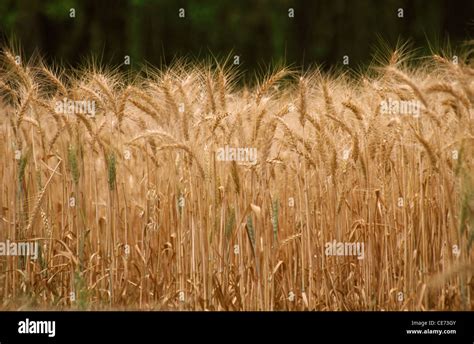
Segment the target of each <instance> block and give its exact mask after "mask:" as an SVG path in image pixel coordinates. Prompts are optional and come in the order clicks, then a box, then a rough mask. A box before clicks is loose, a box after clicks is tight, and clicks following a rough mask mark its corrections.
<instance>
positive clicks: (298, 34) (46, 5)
mask: <svg viewBox="0 0 474 344" xmlns="http://www.w3.org/2000/svg"><path fill="white" fill-rule="evenodd" d="M70 8H74V9H75V11H76V14H75V15H76V17H75V18H70V16H69V10H70ZM179 8H184V9H185V18H179V16H178V10H179ZM289 8H293V9H294V12H295V17H294V18H289V17H288V9H289ZM398 8H403V9H404V18H398V16H397V9H398ZM473 32H474V0H466V1H464V0H426V1H421V0H412V1H402V0H386V1H381V0H359V1H355V0H353V1H351V0H319V1H318V0H312V1H291V0H281V1H278V0H234V1H225V0H221V1H217V0H214V1H211V0H189V1H180V0H122V1H110V0H109V1H99V0H62V1H60V0H0V39H1V40H2V41H3V42H2V43H3V44H11V43H12V42H16V43H17V44H19V45H21V48H22V49H23V51H24V52H25V53H26V54H27V55H28V56H29V55H31V54H32V53H33V52H34V51H35V50H37V51H38V52H39V53H40V54H41V55H43V56H45V57H46V59H47V60H50V61H54V62H63V63H66V64H69V65H72V66H75V65H78V64H80V63H82V62H83V61H84V59H85V58H86V57H90V56H96V57H99V58H100V59H101V61H102V63H104V64H112V65H119V64H121V63H123V61H124V56H125V55H129V56H130V57H131V66H132V67H135V68H137V67H140V66H141V65H142V64H143V63H144V62H149V63H152V64H153V65H157V66H160V65H163V64H169V63H170V62H171V61H173V58H176V57H187V58H191V59H203V58H208V57H209V56H216V57H218V58H224V57H226V56H228V54H230V53H232V56H233V55H239V56H240V61H241V65H242V66H244V69H246V70H254V69H256V68H261V67H262V65H265V66H267V65H269V64H272V63H277V62H282V61H284V62H286V64H292V65H293V66H298V67H299V66H304V67H307V66H309V65H312V64H318V65H321V64H322V65H324V66H325V67H331V66H335V65H338V64H341V63H342V56H343V55H348V56H349V57H350V66H351V67H356V66H363V65H365V64H366V63H367V62H370V60H371V58H372V54H373V52H374V48H376V47H380V46H381V43H380V42H381V41H383V42H385V43H387V44H388V45H389V46H392V47H393V46H395V44H396V42H397V40H398V39H401V40H402V41H406V40H407V39H410V40H411V42H412V43H413V47H417V48H421V49H420V53H429V49H428V42H429V44H431V45H433V46H435V47H437V46H446V42H447V41H448V39H449V41H450V43H451V45H452V46H458V45H459V43H462V42H465V41H466V40H469V39H472V38H473V36H474V35H473Z"/></svg>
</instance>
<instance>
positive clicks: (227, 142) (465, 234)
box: [0, 49, 474, 311]
mask: <svg viewBox="0 0 474 344" xmlns="http://www.w3.org/2000/svg"><path fill="white" fill-rule="evenodd" d="M0 67H1V68H0V89H1V93H2V104H1V105H0V109H1V116H0V156H1V157H2V160H1V162H0V185H1V189H0V241H2V242H6V241H7V240H8V241H10V242H28V243H33V244H36V245H37V248H38V254H37V257H36V259H32V257H28V256H8V255H5V256H0V271H1V272H0V304H1V306H0V307H1V309H11V310H20V309H87V310H95V309H140V310H226V311H239V310H290V311H292V310H473V309H474V279H473V277H472V275H473V272H474V271H473V270H474V265H473V258H474V256H473V250H472V247H471V246H472V245H471V244H472V241H473V239H474V173H473V171H474V117H473V105H474V68H473V66H472V63H470V62H469V60H467V59H466V58H463V57H459V61H456V63H454V62H453V61H452V59H451V57H449V56H446V57H444V56H441V54H440V55H433V56H430V57H426V58H424V59H421V60H417V61H412V59H410V55H409V54H408V55H407V54H405V53H402V52H400V51H398V50H395V51H394V52H393V53H392V54H391V55H390V56H388V57H387V58H386V59H385V62H383V63H378V64H374V66H372V67H371V68H369V69H368V70H367V72H364V73H343V72H333V73H323V72H322V71H321V70H319V69H318V68H314V69H312V70H311V71H307V72H298V70H297V69H292V68H286V67H282V68H273V69H271V70H269V71H268V72H266V73H262V75H260V76H258V77H257V78H256V82H255V83H253V84H248V85H247V84H245V83H243V82H242V79H241V76H242V72H241V70H240V69H239V68H240V67H239V66H234V65H232V63H229V62H228V61H227V62H226V61H224V62H222V63H219V62H215V61H212V62H208V63H188V62H185V61H177V62H176V63H174V64H173V65H172V66H171V67H169V68H165V69H155V68H152V67H149V66H148V67H147V68H144V69H143V70H142V71H140V72H137V73H134V74H133V73H128V72H123V71H121V70H120V69H106V68H102V67H100V66H99V65H97V64H93V63H91V64H90V65H88V66H86V67H84V68H83V69H81V70H73V69H65V68H62V67H49V66H47V65H46V64H45V63H44V62H42V61H41V59H39V58H38V57H35V58H32V59H31V60H30V61H29V62H25V61H23V60H21V59H19V58H18V57H17V54H16V53H15V52H13V51H11V50H8V49H4V50H3V52H2V55H1V60H0ZM387 101H390V102H391V103H396V104H403V102H406V104H410V102H413V104H420V107H419V109H418V110H419V113H418V114H417V116H414V115H413V113H412V114H401V113H396V112H393V111H392V113H388V114H387V113H386V111H382V106H381V104H387ZM81 102H85V103H81ZM384 102H386V103H384ZM71 104H72V105H71ZM84 104H85V105H84ZM91 104H92V105H93V107H94V108H93V110H94V111H93V112H94V113H90V111H89V112H87V109H89V110H90V109H91V106H90V105H91ZM81 105H84V106H82V107H81ZM392 110H393V109H392ZM225 147H227V148H228V147H236V148H237V149H238V148H240V149H242V150H241V152H242V154H243V155H245V154H244V153H245V152H247V153H249V152H250V150H253V151H255V152H256V156H255V157H254V158H255V159H254V160H253V161H251V162H249V161H240V160H239V161H238V159H235V155H234V156H233V158H234V159H233V158H232V155H231V156H230V158H229V156H226V157H224V158H227V159H223V158H222V156H221V157H220V158H219V156H218V155H216V152H217V151H219V150H220V149H221V150H222V149H223V148H225ZM247 157H248V156H247ZM241 158H242V157H241ZM244 158H245V157H244ZM244 160H245V159H244ZM332 242H338V243H339V242H341V243H355V242H357V243H363V244H364V254H363V257H360V256H355V255H328V253H327V249H326V248H327V243H332ZM345 253H347V252H345Z"/></svg>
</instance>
